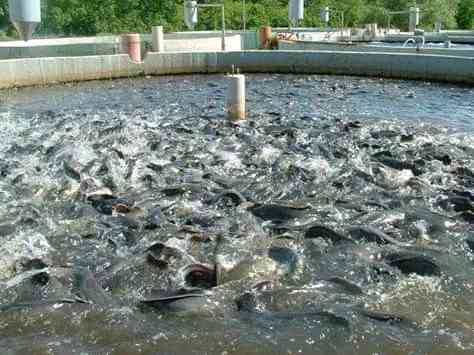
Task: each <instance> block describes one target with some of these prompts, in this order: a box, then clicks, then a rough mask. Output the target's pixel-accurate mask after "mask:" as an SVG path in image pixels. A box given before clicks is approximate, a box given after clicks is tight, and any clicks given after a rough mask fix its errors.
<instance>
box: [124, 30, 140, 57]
mask: <svg viewBox="0 0 474 355" xmlns="http://www.w3.org/2000/svg"><path fill="white" fill-rule="evenodd" d="M124 43H125V46H126V48H127V53H128V55H129V56H130V59H131V60H132V61H134V62H136V63H140V62H141V61H142V49H141V41H140V34H138V33H128V34H126V35H124Z"/></svg>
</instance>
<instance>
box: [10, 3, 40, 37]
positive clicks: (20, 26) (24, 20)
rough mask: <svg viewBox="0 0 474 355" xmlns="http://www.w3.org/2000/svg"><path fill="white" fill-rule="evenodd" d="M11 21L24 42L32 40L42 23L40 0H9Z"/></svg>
mask: <svg viewBox="0 0 474 355" xmlns="http://www.w3.org/2000/svg"><path fill="white" fill-rule="evenodd" d="M8 8H9V12H10V20H11V21H12V23H13V25H14V26H15V28H16V29H17V31H18V33H19V34H20V36H21V38H22V39H23V40H24V41H28V40H30V39H31V36H32V35H33V32H34V31H35V29H36V26H37V25H38V24H39V23H40V22H41V1H40V0H8Z"/></svg>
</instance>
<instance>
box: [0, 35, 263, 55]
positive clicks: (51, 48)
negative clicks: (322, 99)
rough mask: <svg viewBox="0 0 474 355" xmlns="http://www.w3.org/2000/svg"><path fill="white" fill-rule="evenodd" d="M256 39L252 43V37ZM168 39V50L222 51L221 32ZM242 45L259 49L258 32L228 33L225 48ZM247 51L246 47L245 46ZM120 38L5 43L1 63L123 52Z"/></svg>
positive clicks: (146, 39) (146, 43)
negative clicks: (14, 59)
mask: <svg viewBox="0 0 474 355" xmlns="http://www.w3.org/2000/svg"><path fill="white" fill-rule="evenodd" d="M252 35H253V37H254V38H255V40H254V43H252V41H251V38H252ZM141 38H142V43H143V44H142V47H143V52H145V51H146V50H147V48H151V35H150V34H143V35H142V36H141ZM164 38H165V50H166V51H173V52H176V51H185V52H186V51H193V50H199V51H202V50H204V51H219V50H221V37H220V32H207V33H206V32H205V33H203V32H177V33H167V34H165V36H164ZM242 45H246V46H248V47H251V46H252V45H254V47H253V48H257V40H256V33H255V32H248V34H246V35H245V36H244V40H242V38H241V34H240V33H238V32H236V33H228V34H227V35H226V46H227V47H226V49H227V50H231V51H238V50H241V49H242V48H243V47H242ZM246 48H247V47H246ZM124 52H125V50H124V49H123V48H122V39H121V37H120V36H102V37H79V38H52V39H37V40H31V41H28V42H23V41H3V42H0V60H1V59H13V58H38V57H75V56H94V55H107V54H119V53H124Z"/></svg>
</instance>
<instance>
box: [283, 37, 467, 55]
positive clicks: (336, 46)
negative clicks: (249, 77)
mask: <svg viewBox="0 0 474 355" xmlns="http://www.w3.org/2000/svg"><path fill="white" fill-rule="evenodd" d="M278 49H280V50H284V51H285V50H298V51H314V50H325V51H327V50H333V51H355V52H379V53H412V54H436V55H449V56H456V57H471V58H474V49H465V48H423V49H421V50H420V51H419V52H417V50H416V48H413V47H408V48H395V47H386V46H373V45H372V46H371V45H367V44H358V43H352V44H349V43H347V44H346V43H321V42H307V41H282V40H280V41H278Z"/></svg>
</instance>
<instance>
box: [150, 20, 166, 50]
mask: <svg viewBox="0 0 474 355" xmlns="http://www.w3.org/2000/svg"><path fill="white" fill-rule="evenodd" d="M151 37H152V43H153V44H152V46H153V52H164V51H165V41H164V37H163V26H153V28H152V34H151Z"/></svg>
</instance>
